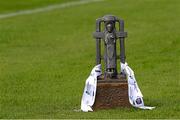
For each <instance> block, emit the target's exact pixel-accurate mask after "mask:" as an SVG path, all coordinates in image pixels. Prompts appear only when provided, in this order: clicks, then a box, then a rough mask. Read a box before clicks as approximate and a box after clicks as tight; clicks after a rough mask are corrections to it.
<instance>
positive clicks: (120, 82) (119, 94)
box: [93, 75, 131, 110]
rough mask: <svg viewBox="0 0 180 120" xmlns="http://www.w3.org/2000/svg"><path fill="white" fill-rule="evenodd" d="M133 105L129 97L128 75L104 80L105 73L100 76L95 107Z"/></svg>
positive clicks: (107, 107) (106, 107) (108, 107)
mask: <svg viewBox="0 0 180 120" xmlns="http://www.w3.org/2000/svg"><path fill="white" fill-rule="evenodd" d="M117 107H127V108H129V107H131V105H130V103H129V98H128V83H127V80H126V77H125V76H123V75H118V77H117V78H114V79H106V80H104V75H102V76H100V77H98V80H97V91H96V99H95V103H94V105H93V109H94V110H96V109H110V108H117Z"/></svg>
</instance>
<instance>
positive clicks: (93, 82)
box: [81, 63, 155, 112]
mask: <svg viewBox="0 0 180 120" xmlns="http://www.w3.org/2000/svg"><path fill="white" fill-rule="evenodd" d="M121 72H122V73H124V74H126V76H127V79H128V95H129V102H130V104H131V105H132V106H134V107H137V108H140V109H149V110H152V109H154V108H155V107H148V106H144V101H143V95H142V93H141V91H140V89H139V87H138V84H137V82H136V79H135V76H134V72H133V70H132V69H131V68H130V67H129V66H128V65H127V63H125V64H123V63H121ZM101 74H102V70H101V64H99V65H97V66H95V67H94V68H93V69H92V71H91V74H90V76H89V77H88V78H87V80H86V84H85V88H84V92H83V96H82V100H81V110H82V111H83V112H88V111H93V110H92V106H93V104H94V101H95V96H96V88H97V77H98V76H100V75H101Z"/></svg>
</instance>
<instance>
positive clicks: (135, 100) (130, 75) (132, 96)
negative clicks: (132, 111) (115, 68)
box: [121, 63, 155, 110]
mask: <svg viewBox="0 0 180 120" xmlns="http://www.w3.org/2000/svg"><path fill="white" fill-rule="evenodd" d="M121 72H122V73H125V74H126V76H127V79H128V95H129V102H130V104H131V105H132V106H134V107H137V108H140V109H149V110H152V109H154V108H155V107H149V106H144V101H143V95H142V93H141V91H140V89H139V86H138V84H137V82H136V79H135V76H134V71H133V70H132V69H131V68H130V67H129V66H128V64H127V63H125V64H123V63H121Z"/></svg>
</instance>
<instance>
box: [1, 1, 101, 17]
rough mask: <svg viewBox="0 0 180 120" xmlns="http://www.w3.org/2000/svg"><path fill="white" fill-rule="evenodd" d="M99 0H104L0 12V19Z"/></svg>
mask: <svg viewBox="0 0 180 120" xmlns="http://www.w3.org/2000/svg"><path fill="white" fill-rule="evenodd" d="M101 1H104V0H81V1H75V2H67V3H61V4H55V5H49V6H47V7H41V8H36V9H30V10H22V11H17V12H12V13H7V14H0V19H6V18H11V17H15V16H20V15H29V14H34V13H41V12H48V11H52V10H55V9H62V8H66V7H71V6H77V5H83V4H88V3H92V2H101Z"/></svg>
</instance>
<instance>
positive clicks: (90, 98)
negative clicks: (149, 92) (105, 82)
mask: <svg viewBox="0 0 180 120" xmlns="http://www.w3.org/2000/svg"><path fill="white" fill-rule="evenodd" d="M101 74H102V71H101V64H99V65H97V66H95V67H94V68H93V69H92V71H91V74H90V76H89V77H88V78H87V80H86V84H85V88H84V92H83V96H82V100H81V110H82V111H83V112H88V111H93V110H92V108H91V107H92V106H93V104H94V101H95V96H96V88H97V77H98V76H100V75H101Z"/></svg>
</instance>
